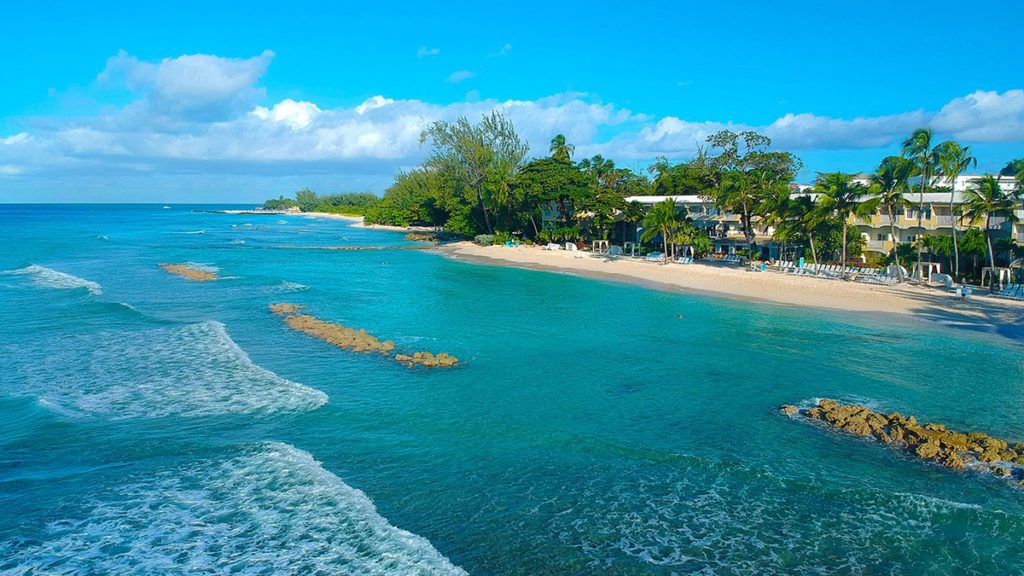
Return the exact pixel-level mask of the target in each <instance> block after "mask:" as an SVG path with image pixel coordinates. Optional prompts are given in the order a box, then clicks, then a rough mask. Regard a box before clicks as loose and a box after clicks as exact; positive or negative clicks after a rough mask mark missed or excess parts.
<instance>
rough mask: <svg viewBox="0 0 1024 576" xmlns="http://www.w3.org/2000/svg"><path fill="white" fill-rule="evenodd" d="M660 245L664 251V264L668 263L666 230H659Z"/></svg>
mask: <svg viewBox="0 0 1024 576" xmlns="http://www.w3.org/2000/svg"><path fill="white" fill-rule="evenodd" d="M661 244H662V246H663V248H664V250H665V252H664V253H663V254H662V256H663V257H664V258H665V262H668V230H667V229H664V228H663V229H662V230H661Z"/></svg>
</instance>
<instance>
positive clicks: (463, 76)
mask: <svg viewBox="0 0 1024 576" xmlns="http://www.w3.org/2000/svg"><path fill="white" fill-rule="evenodd" d="M474 76H476V74H474V73H472V72H470V71H469V70H456V71H455V72H452V73H451V74H449V75H448V78H445V82H451V83H453V84H457V83H459V82H462V81H463V80H468V79H470V78H472V77H474Z"/></svg>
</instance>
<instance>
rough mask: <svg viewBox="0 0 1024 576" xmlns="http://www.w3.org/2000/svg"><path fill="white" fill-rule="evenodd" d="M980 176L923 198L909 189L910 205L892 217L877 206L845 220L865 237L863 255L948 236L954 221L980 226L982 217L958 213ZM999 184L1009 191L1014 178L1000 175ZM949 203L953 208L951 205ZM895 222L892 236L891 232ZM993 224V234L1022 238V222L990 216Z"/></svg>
mask: <svg viewBox="0 0 1024 576" xmlns="http://www.w3.org/2000/svg"><path fill="white" fill-rule="evenodd" d="M979 178H981V176H979V175H976V174H965V175H962V176H960V177H958V178H957V179H956V182H954V183H953V184H954V185H953V187H952V190H951V191H947V192H925V193H924V196H923V197H922V196H921V194H920V192H912V193H910V194H907V195H906V198H907V200H908V201H909V202H910V204H911V205H910V206H909V207H908V208H905V209H899V210H897V212H896V214H895V216H894V217H893V218H890V217H889V215H888V214H887V213H885V209H884V208H880V209H879V211H878V212H877V213H875V214H872V215H869V216H863V217H861V216H851V217H850V219H849V220H848V223H849V224H850V225H853V226H856V227H857V230H858V231H859V232H860V234H861V236H862V237H864V240H865V245H864V251H865V256H871V255H875V256H879V255H885V254H888V253H890V252H891V251H892V248H893V245H894V244H895V243H896V242H900V243H912V242H916V241H917V239H918V237H920V236H949V235H951V234H952V228H953V226H954V224H955V225H956V227H957V229H958V230H966V229H967V228H969V227H972V228H981V227H984V226H985V222H984V220H979V221H977V222H967V221H965V220H964V219H963V218H962V216H961V215H960V212H961V207H962V206H963V203H964V192H965V191H967V190H968V189H969V188H970V187H971V186H972V185H973V184H974V182H976V181H977V180H978V179H979ZM855 180H856V181H859V182H861V183H862V184H865V185H867V184H868V177H867V175H858V176H857V178H856V179H855ZM949 184H950V183H949V182H948V181H946V182H941V181H940V182H939V185H945V186H947V187H948V186H949ZM999 185H1000V186H1001V187H1002V188H1003V189H1004V190H1010V189H1011V188H1013V187H1015V186H1017V181H1016V180H1015V179H1014V178H1013V177H1010V176H1001V177H999ZM951 203H952V211H950V204H951ZM1015 212H1016V213H1017V215H1018V217H1020V216H1024V209H1018V210H1016V211H1015ZM893 224H895V235H894V234H893V228H894V227H893ZM992 227H993V229H994V230H996V235H997V236H999V235H1004V236H1009V235H1013V237H1014V238H1016V239H1017V240H1019V241H1021V240H1024V223H1021V222H1017V223H1011V222H1008V221H1007V220H1006V219H1005V218H993V219H992Z"/></svg>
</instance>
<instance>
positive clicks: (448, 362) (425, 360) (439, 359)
mask: <svg viewBox="0 0 1024 576" xmlns="http://www.w3.org/2000/svg"><path fill="white" fill-rule="evenodd" d="M395 360H396V361H398V362H401V363H402V364H405V365H406V366H408V367H410V368H412V367H413V366H415V365H417V364H419V365H420V366H426V367H427V368H449V367H451V366H455V365H456V364H458V363H459V359H458V358H456V357H455V356H451V355H449V354H447V353H445V352H441V353H440V354H431V353H430V352H415V353H413V355H412V356H409V355H408V354H396V355H395Z"/></svg>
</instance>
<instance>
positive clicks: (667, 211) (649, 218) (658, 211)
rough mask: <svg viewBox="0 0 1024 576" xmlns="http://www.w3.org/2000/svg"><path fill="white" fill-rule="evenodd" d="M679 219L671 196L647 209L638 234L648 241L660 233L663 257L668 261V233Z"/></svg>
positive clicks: (644, 240) (676, 224)
mask: <svg viewBox="0 0 1024 576" xmlns="http://www.w3.org/2000/svg"><path fill="white" fill-rule="evenodd" d="M678 224H679V221H678V219H677V215H676V202H675V200H672V199H671V198H666V199H665V200H663V201H661V202H658V203H657V204H655V205H654V206H651V209H650V210H648V211H647V215H646V216H644V220H643V225H644V232H643V234H641V235H640V240H642V241H643V242H650V241H651V240H654V239H655V238H657V236H658V234H661V241H662V244H663V246H664V257H665V261H666V262H667V261H668V242H669V239H670V235H671V234H672V232H673V231H674V230H675V229H676V226H678Z"/></svg>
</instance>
